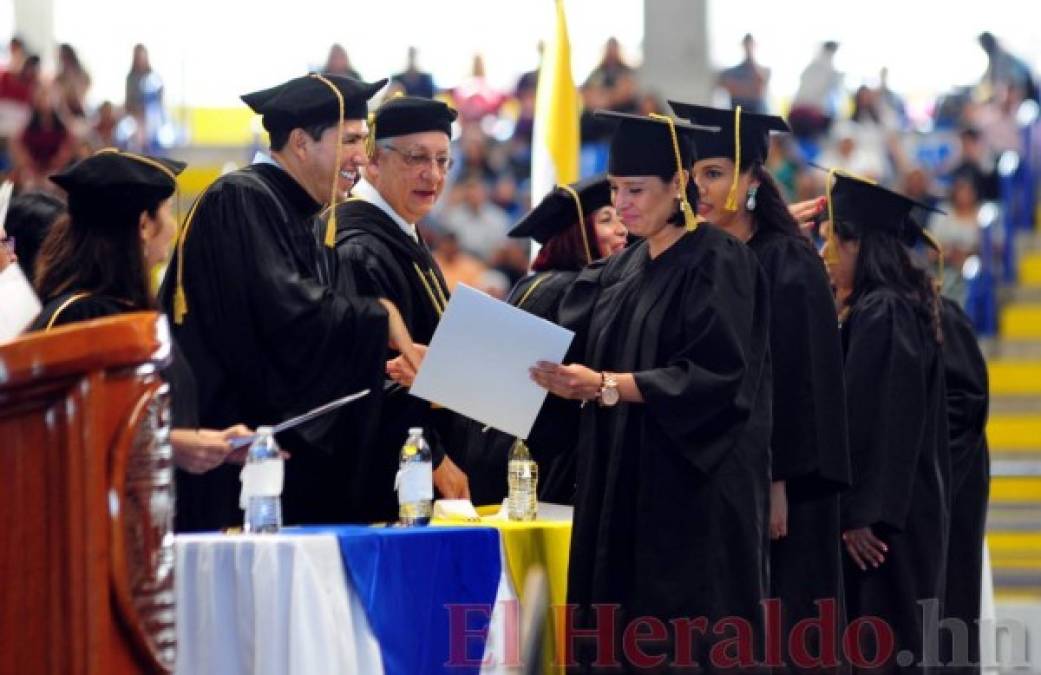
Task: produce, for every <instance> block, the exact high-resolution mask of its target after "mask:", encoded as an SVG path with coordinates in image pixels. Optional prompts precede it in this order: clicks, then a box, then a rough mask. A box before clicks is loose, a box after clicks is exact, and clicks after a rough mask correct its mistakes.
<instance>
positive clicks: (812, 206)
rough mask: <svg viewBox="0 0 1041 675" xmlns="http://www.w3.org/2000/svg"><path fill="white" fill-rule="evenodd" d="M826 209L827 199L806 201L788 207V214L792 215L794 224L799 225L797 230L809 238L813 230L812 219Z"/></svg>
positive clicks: (819, 198) (820, 198)
mask: <svg viewBox="0 0 1041 675" xmlns="http://www.w3.org/2000/svg"><path fill="white" fill-rule="evenodd" d="M826 208H828V198H827V197H817V198H815V199H807V200H806V201H804V202H796V203H794V204H789V205H788V213H790V214H792V217H793V218H795V222H796V223H798V224H799V230H801V231H802V233H803V234H805V235H806V236H810V233H811V232H812V230H813V219H814V218H816V217H817V215H819V214H820V213H821V212H822V211H824V209H826Z"/></svg>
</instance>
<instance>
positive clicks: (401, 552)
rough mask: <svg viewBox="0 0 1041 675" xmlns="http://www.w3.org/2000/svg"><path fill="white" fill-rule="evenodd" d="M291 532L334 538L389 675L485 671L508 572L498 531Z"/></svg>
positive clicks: (367, 529)
mask: <svg viewBox="0 0 1041 675" xmlns="http://www.w3.org/2000/svg"><path fill="white" fill-rule="evenodd" d="M293 531H296V532H328V533H331V534H335V535H336V538H337V539H338V540H339V542H340V555H341V556H342V557H343V564H344V569H345V570H346V572H347V577H348V580H349V582H350V584H351V585H352V586H353V587H354V590H355V591H356V592H357V593H358V595H359V596H360V597H361V601H362V605H363V606H364V607H365V612H366V614H367V617H368V620H369V625H370V627H371V628H372V632H373V633H374V634H375V636H376V640H377V641H378V642H379V645H380V653H381V654H382V657H383V667H384V670H385V672H386V673H387V675H424V674H426V673H452V674H453V675H454V674H463V673H475V674H476V673H478V672H479V670H480V661H481V658H482V657H483V655H484V647H485V638H486V636H487V629H488V623H489V619H490V617H491V612H492V606H493V604H494V602H495V593H496V590H497V589H498V586H499V577H500V575H501V572H502V558H501V554H500V546H499V533H498V531H496V530H495V529H493V528H483V527H437V528H422V527H420V528H379V527H362V526H350V525H348V526H335V527H306V528H293ZM453 607H455V609H452V608H453ZM467 607H473V608H475V609H474V610H473V611H464V610H465V608H467ZM464 620H465V624H464V623H463V621H464ZM453 624H454V626H453ZM464 625H465V631H466V632H465V633H464V631H463V627H464ZM453 643H454V644H453Z"/></svg>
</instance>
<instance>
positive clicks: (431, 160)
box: [382, 145, 455, 173]
mask: <svg viewBox="0 0 1041 675" xmlns="http://www.w3.org/2000/svg"><path fill="white" fill-rule="evenodd" d="M382 147H383V148H384V149H386V150H393V151H394V152H396V153H398V154H399V155H401V158H402V159H403V160H405V166H407V167H409V168H410V169H419V168H426V167H431V168H433V167H434V166H436V167H437V168H438V169H440V170H441V172H442V173H444V172H447V171H449V170H451V168H452V165H453V164H454V163H455V162H454V161H453V160H452V158H451V157H449V156H448V155H437V156H436V157H432V156H431V155H428V154H427V153H425V152H415V151H412V150H409V151H405V150H402V149H400V148H395V147H394V146H393V145H384V146H382Z"/></svg>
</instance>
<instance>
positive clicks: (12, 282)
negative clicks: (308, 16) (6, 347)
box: [0, 263, 43, 342]
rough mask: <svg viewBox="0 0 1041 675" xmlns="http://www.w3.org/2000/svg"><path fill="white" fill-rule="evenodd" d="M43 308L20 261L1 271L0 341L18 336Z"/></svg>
mask: <svg viewBox="0 0 1041 675" xmlns="http://www.w3.org/2000/svg"><path fill="white" fill-rule="evenodd" d="M41 309H43V307H42V306H41V305H40V300H39V299H38V298H37V297H36V293H35V292H34V291H33V287H32V285H31V284H30V283H29V280H28V279H26V278H25V274H24V273H23V272H22V268H21V267H20V266H19V265H18V263H15V264H13V265H8V266H7V268H6V269H5V270H4V271H3V272H0V342H7V341H8V340H13V339H14V338H16V337H18V336H19V335H20V334H21V333H22V331H24V330H25V329H26V328H28V327H29V324H31V323H32V322H33V319H35V318H36V315H37V314H39V313H40V310H41Z"/></svg>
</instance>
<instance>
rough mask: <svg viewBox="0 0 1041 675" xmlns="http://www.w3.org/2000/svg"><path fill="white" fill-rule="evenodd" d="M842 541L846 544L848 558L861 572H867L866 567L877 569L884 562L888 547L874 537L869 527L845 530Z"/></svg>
mask: <svg viewBox="0 0 1041 675" xmlns="http://www.w3.org/2000/svg"><path fill="white" fill-rule="evenodd" d="M842 541H844V542H846V551H847V552H848V553H849V557H851V558H853V562H855V563H856V564H857V567H859V568H860V569H861V570H864V571H867V568H868V565H871V566H872V567H878V566H879V565H881V564H882V563H884V562H885V561H886V555H885V554H886V553H888V552H889V546H887V545H886V543H885V542H884V541H882V540H881V539H879V538H878V537H876V536H875V533H874V532H872V531H871V527H870V526H868V527H859V528H857V529H855V530H846V531H845V532H843V533H842Z"/></svg>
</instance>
